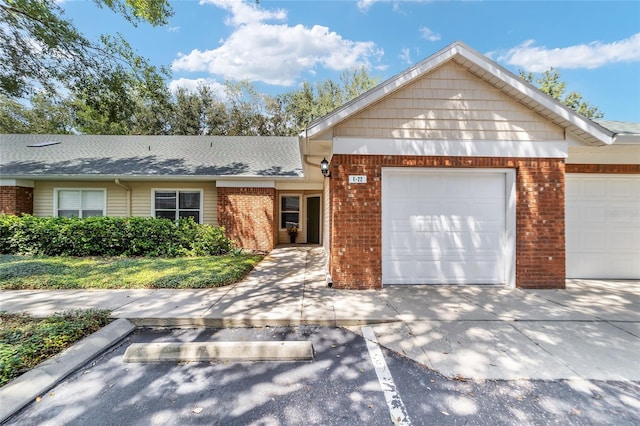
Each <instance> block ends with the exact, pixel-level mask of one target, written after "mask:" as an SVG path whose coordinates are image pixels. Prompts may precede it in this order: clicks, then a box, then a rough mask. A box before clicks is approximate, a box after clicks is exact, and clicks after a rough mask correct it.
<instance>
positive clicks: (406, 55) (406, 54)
mask: <svg viewBox="0 0 640 426" xmlns="http://www.w3.org/2000/svg"><path fill="white" fill-rule="evenodd" d="M398 56H399V57H400V60H402V62H405V63H407V64H409V65H410V64H412V63H413V61H412V60H411V51H410V50H409V49H407V48H404V49H402V51H401V52H400V54H399V55H398Z"/></svg>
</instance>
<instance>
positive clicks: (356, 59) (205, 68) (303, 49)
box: [172, 0, 383, 86]
mask: <svg viewBox="0 0 640 426" xmlns="http://www.w3.org/2000/svg"><path fill="white" fill-rule="evenodd" d="M203 2H206V3H212V4H214V5H216V6H219V7H222V8H224V9H225V10H228V11H230V12H231V16H230V17H229V18H227V23H228V24H229V25H232V26H233V27H234V30H233V32H232V33H231V35H230V36H229V37H227V38H226V39H225V40H222V41H221V42H220V45H219V47H217V48H215V49H210V50H203V51H202V50H199V49H194V50H193V51H191V52H190V53H188V54H178V58H177V59H176V60H174V61H173V64H172V68H173V69H174V70H176V71H187V72H207V73H209V74H212V75H221V76H224V78H226V79H232V80H242V79H248V80H250V81H262V82H265V83H268V84H273V85H281V86H290V85H293V84H295V82H296V80H297V79H298V78H299V76H300V75H301V74H302V73H303V72H310V71H312V70H314V69H315V68H316V67H324V68H327V69H330V70H334V71H342V70H346V69H351V68H353V67H359V66H367V67H369V66H371V62H372V61H375V60H379V59H380V57H381V56H382V54H383V51H382V49H379V48H378V47H376V45H375V43H374V42H372V41H363V42H361V41H352V40H347V39H344V38H343V37H342V36H341V35H339V34H338V33H336V32H333V31H330V30H329V28H327V27H324V26H320V25H314V26H313V27H311V28H308V27H305V26H303V25H300V24H299V25H295V26H289V25H287V24H270V23H266V22H264V21H266V20H274V19H276V20H281V19H284V18H286V13H285V12H284V11H281V10H277V11H267V10H263V9H260V8H259V6H258V5H256V4H254V3H244V2H239V1H232V0H206V1H203Z"/></svg>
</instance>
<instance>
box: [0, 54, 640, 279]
mask: <svg viewBox="0 0 640 426" xmlns="http://www.w3.org/2000/svg"><path fill="white" fill-rule="evenodd" d="M0 153H1V156H0V200H1V204H0V209H1V210H0V211H1V212H4V213H21V212H25V213H32V214H34V215H36V216H51V215H54V216H55V215H79V216H82V215H95V214H100V215H112V216H156V217H167V218H175V217H179V216H192V217H194V219H196V220H197V221H199V222H201V223H210V224H217V225H223V226H225V228H226V230H227V233H228V234H229V236H231V237H232V238H234V239H236V240H238V241H239V243H240V244H241V245H242V246H244V247H247V248H253V249H259V250H270V249H272V248H273V247H275V246H276V245H277V244H280V243H286V242H289V236H288V234H287V226H288V225H291V224H296V225H297V226H298V227H299V229H300V232H299V234H298V237H297V240H296V242H298V243H319V244H322V245H323V246H324V248H325V250H326V252H327V254H328V256H327V258H328V265H327V272H328V274H329V276H330V278H331V279H332V282H333V285H334V287H336V288H358V289H361V288H381V287H382V286H383V285H388V284H502V285H507V286H517V287H521V288H563V287H564V283H565V279H566V278H567V277H569V278H616V279H640V261H638V259H640V125H638V124H633V123H620V122H611V121H601V122H599V123H596V122H594V121H590V120H587V119H585V118H583V117H582V116H580V115H578V114H576V113H574V112H573V111H571V110H570V109H568V108H566V107H564V106H563V105H561V104H559V103H558V102H556V101H554V100H552V99H551V98H549V97H548V96H546V95H544V94H542V93H541V92H539V91H538V90H537V89H535V88H534V87H533V86H531V85H529V84H527V83H525V82H524V81H522V80H521V79H520V78H518V77H517V76H515V75H513V74H511V73H510V72H509V71H507V70H506V69H504V68H502V67H501V66H499V65H498V64H496V63H495V62H493V61H491V60H489V59H488V58H486V57H484V56H482V55H481V54H479V53H478V52H476V51H474V50H473V49H471V48H469V47H467V46H466V45H465V44H463V43H460V42H457V43H454V44H452V45H450V46H449V47H447V48H445V49H443V50H441V51H440V52H437V53H436V54H434V55H432V56H430V57H429V58H427V59H425V60H423V61H422V62H420V63H418V64H416V65H415V66H414V67H412V68H410V69H408V70H406V71H405V72H403V73H401V74H399V75H397V76H395V77H392V78H391V79H389V80H387V81H385V82H383V83H381V84H380V85H378V86H377V87H375V88H373V89H372V90H370V91H368V92H366V93H364V94H363V95H361V96H360V97H358V98H356V99H354V100H353V101H351V102H349V103H347V104H345V105H344V106H342V107H340V108H338V109H337V110H335V111H334V112H332V113H330V114H328V115H327V116H325V117H322V118H320V119H318V120H316V121H314V122H313V123H310V124H309V125H308V126H307V128H306V129H305V130H304V131H303V132H302V133H301V134H300V136H299V137H298V138H276V137H252V138H228V137H205V136H198V137H185V136H179V137H178V136H175V137H174V136H159V137H151V136H69V135H65V136H59V135H55V136H54V135H0ZM323 160H326V161H327V166H328V170H327V171H326V174H327V177H323V175H322V174H321V171H320V164H321V162H322V161H323Z"/></svg>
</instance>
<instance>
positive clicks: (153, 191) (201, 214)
mask: <svg viewBox="0 0 640 426" xmlns="http://www.w3.org/2000/svg"><path fill="white" fill-rule="evenodd" d="M156 192H175V193H176V209H175V210H176V213H177V212H178V210H180V208H179V206H180V195H179V194H180V192H198V193H199V194H200V206H199V209H198V210H199V220H198V223H199V224H202V223H203V220H204V207H203V206H204V190H203V189H202V188H151V217H154V218H155V217H156ZM159 210H169V209H159Z"/></svg>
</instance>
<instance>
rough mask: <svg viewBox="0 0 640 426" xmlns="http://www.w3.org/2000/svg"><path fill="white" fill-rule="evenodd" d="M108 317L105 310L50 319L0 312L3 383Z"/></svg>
mask: <svg viewBox="0 0 640 426" xmlns="http://www.w3.org/2000/svg"><path fill="white" fill-rule="evenodd" d="M109 316H110V313H109V311H106V310H86V311H81V310H78V311H68V312H59V313H55V314H53V315H52V316H50V317H48V318H33V317H30V316H28V315H25V314H10V313H7V312H1V311H0V386H2V385H4V384H6V383H8V382H9V381H11V380H13V379H14V378H16V377H17V376H19V375H20V374H22V373H24V372H26V371H27V370H29V369H31V368H33V367H35V366H36V365H38V364H39V363H41V362H42V361H44V360H46V359H47V358H50V357H51V356H53V355H55V354H57V353H59V352H61V351H63V350H64V349H66V348H67V347H69V346H70V345H71V344H72V343H74V342H76V341H78V340H80V339H82V338H83V337H85V336H88V335H89V334H91V333H93V332H96V331H98V330H99V329H100V328H101V327H104V326H105V325H107V324H109V322H110V321H111V320H110V318H109Z"/></svg>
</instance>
